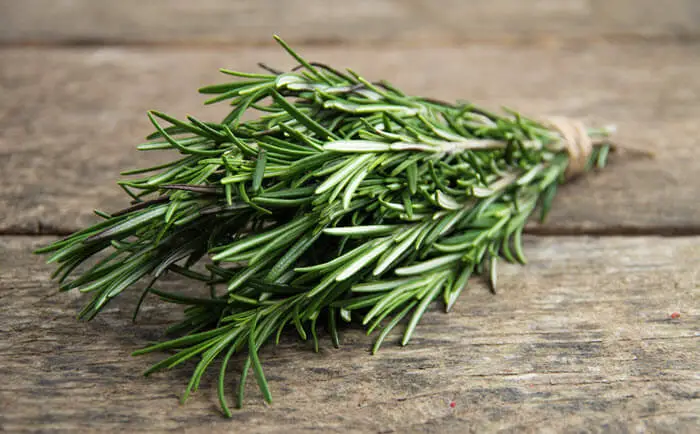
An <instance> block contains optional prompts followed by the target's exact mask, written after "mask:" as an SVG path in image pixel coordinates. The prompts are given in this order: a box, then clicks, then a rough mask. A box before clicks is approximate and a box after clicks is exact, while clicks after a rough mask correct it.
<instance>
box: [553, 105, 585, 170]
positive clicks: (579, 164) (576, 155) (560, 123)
mask: <svg viewBox="0 0 700 434" xmlns="http://www.w3.org/2000/svg"><path fill="white" fill-rule="evenodd" d="M546 124H547V125H548V126H549V127H551V128H553V129H554V130H556V131H557V132H558V133H559V134H560V135H561V138H562V144H563V145H564V149H566V152H567V153H568V154H569V165H568V166H567V168H566V173H565V175H566V177H567V178H569V179H570V178H574V177H576V176H578V175H580V174H582V173H584V172H585V171H586V165H587V164H588V160H589V159H590V157H591V154H592V153H593V140H592V139H591V138H590V136H589V135H588V131H587V130H586V126H585V125H584V124H583V122H581V121H578V120H575V119H570V118H565V117H558V116H556V117H549V118H547V120H546Z"/></svg>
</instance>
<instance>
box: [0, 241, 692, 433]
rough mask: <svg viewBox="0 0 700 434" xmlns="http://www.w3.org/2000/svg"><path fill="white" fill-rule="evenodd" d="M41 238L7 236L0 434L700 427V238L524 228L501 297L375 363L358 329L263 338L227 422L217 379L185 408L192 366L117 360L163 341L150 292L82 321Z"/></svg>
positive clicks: (486, 296)
mask: <svg viewBox="0 0 700 434" xmlns="http://www.w3.org/2000/svg"><path fill="white" fill-rule="evenodd" d="M48 241H49V239H48V238H45V237H0V333H1V334H2V336H3V339H1V340H0V378H3V380H4V381H3V382H2V385H0V431H2V430H6V431H7V432H20V431H21V432H67V433H68V432H71V433H72V432H86V431H90V432H94V431H116V430H120V431H122V432H142V431H155V432H163V431H166V430H175V431H177V432H193V433H199V432H202V433H204V432H206V433H217V432H230V431H231V430H235V431H236V432H251V433H252V432H281V430H282V429H283V430H284V432H290V433H295V432H307V431H312V430H315V431H321V432H344V433H345V432H401V433H411V432H423V433H425V432H427V433H464V432H494V431H496V430H498V429H503V430H506V432H535V431H537V432H542V431H543V430H544V431H545V432H548V431H547V430H549V432H583V431H585V432H655V433H691V432H697V427H698V424H699V423H700V419H699V418H698V415H699V414H700V400H699V398H700V395H698V390H700V380H699V379H698V377H697V373H698V371H699V370H700V345H699V344H700V337H699V335H698V325H699V324H700V310H698V307H699V306H700V305H699V304H698V302H699V301H700V298H699V296H700V288H699V285H700V274H699V272H698V269H697V264H698V262H699V261H700V238H698V237H678V238H658V237H632V238H629V237H627V238H625V237H622V238H620V237H606V238H592V237H537V238H533V237H528V238H527V239H526V252H527V253H528V255H529V259H530V264H529V265H528V266H526V267H521V266H514V265H513V266H511V265H503V266H501V267H499V272H500V276H499V282H500V288H501V291H500V293H499V294H497V295H495V296H494V295H491V294H490V293H489V292H488V290H487V289H486V287H485V285H483V284H482V283H481V282H480V281H478V280H473V281H472V282H471V286H472V288H471V290H470V291H469V292H465V293H464V294H463V295H462V298H461V300H460V302H459V303H458V304H457V305H456V307H455V310H454V311H453V312H451V313H450V314H444V313H442V312H441V311H439V310H438V309H437V307H436V308H435V309H433V310H431V311H430V312H429V313H427V314H426V316H425V317H424V319H423V322H422V324H421V325H420V326H419V327H418V329H417V331H416V333H415V335H414V341H412V343H411V344H410V345H409V346H407V347H403V348H402V347H399V346H397V345H396V340H397V338H398V334H397V333H394V334H392V335H391V336H390V338H389V339H388V340H387V343H386V344H385V346H384V348H383V349H382V351H381V352H380V353H379V354H377V355H376V356H370V355H369V354H368V348H369V346H370V344H371V340H370V338H368V337H365V336H364V334H363V333H362V331H361V330H359V329H346V330H345V331H344V332H342V338H343V345H342V347H341V348H340V349H337V350H336V349H333V348H332V347H331V345H330V343H329V342H328V336H327V335H326V334H325V333H323V334H322V342H323V344H322V350H321V352H320V354H314V353H313V352H312V351H311V349H310V345H309V343H307V342H299V341H297V339H296V338H295V337H294V335H293V334H291V333H290V334H288V335H285V337H284V338H283V340H282V344H281V345H280V346H279V347H269V346H268V347H264V348H263V349H262V351H261V357H262V359H263V363H264V366H265V367H266V373H267V376H268V379H269V381H270V385H271V389H272V392H273V394H274V398H275V402H274V403H273V404H272V405H271V406H269V407H268V406H265V405H263V403H262V400H261V396H260V393H259V392H258V391H257V389H256V387H255V385H254V381H252V380H251V384H249V386H250V387H249V388H248V390H247V396H248V400H247V403H246V406H245V407H244V408H243V409H242V410H238V411H235V412H234V419H233V420H232V421H228V420H225V419H223V418H221V416H220V415H219V413H218V412H217V400H216V394H215V391H214V390H213V389H214V376H213V375H208V376H206V377H205V380H204V382H203V384H202V388H201V389H200V392H198V393H197V394H195V395H194V396H193V398H191V400H190V401H189V402H188V403H187V404H186V405H185V406H184V407H182V406H179V405H178V404H177V397H178V395H179V394H180V393H181V392H182V390H183V389H184V386H185V383H186V381H187V377H188V373H189V368H190V367H191V366H188V367H187V368H182V369H177V370H175V371H172V372H169V373H164V374H158V375H154V376H153V377H150V378H147V379H144V378H142V377H141V376H140V375H139V372H141V371H143V370H144V369H145V368H146V367H147V366H148V364H149V363H153V362H155V361H156V360H157V359H158V355H149V356H143V357H140V358H132V357H129V356H128V355H129V353H130V352H131V351H132V350H134V349H135V348H138V347H140V346H142V345H145V344H146V343H147V342H150V341H152V340H157V339H159V332H160V330H161V329H162V325H163V323H166V322H168V321H170V320H173V319H174V318H176V317H178V316H179V314H178V313H175V312H174V309H171V308H168V309H166V307H165V306H163V305H161V304H158V303H156V302H154V301H153V300H148V301H147V303H146V306H145V308H144V311H143V313H144V315H143V317H142V319H141V322H140V323H139V324H137V325H131V324H130V317H131V309H132V307H133V305H134V302H135V300H136V298H137V295H138V294H137V291H131V292H128V293H126V294H123V296H121V297H120V298H118V299H117V300H116V301H115V302H114V303H113V304H112V305H110V306H109V307H108V309H107V310H106V311H105V312H104V313H103V314H102V315H101V316H99V317H98V318H97V319H96V320H95V321H93V322H91V323H87V324H86V323H77V322H76V321H75V314H76V312H77V310H78V308H79V306H80V304H81V303H82V302H84V301H86V300H85V299H84V298H81V297H79V296H77V295H76V294H72V293H63V294H57V293H55V286H54V284H53V283H51V282H49V281H48V275H49V273H50V271H51V267H49V266H46V265H43V264H42V262H41V260H40V259H39V258H36V257H32V256H31V255H30V253H29V251H30V250H31V249H33V248H35V247H37V246H38V245H40V244H44V243H46V242H48ZM166 286H168V287H171V288H172V287H177V288H178V289H182V288H179V287H181V286H182V284H181V283H179V282H178V281H176V280H175V281H171V282H170V283H168V284H166ZM190 290H194V289H193V288H190ZM672 312H680V314H681V316H680V318H677V319H671V318H670V317H669V315H670V314H671V313H672ZM230 366H231V372H230V386H229V391H230V393H229V400H232V399H233V397H232V395H233V388H234V386H235V382H236V379H237V375H238V372H237V369H239V368H238V366H239V364H238V363H232V364H231V365H230ZM450 401H454V402H455V407H454V408H451V407H450V405H449V403H450Z"/></svg>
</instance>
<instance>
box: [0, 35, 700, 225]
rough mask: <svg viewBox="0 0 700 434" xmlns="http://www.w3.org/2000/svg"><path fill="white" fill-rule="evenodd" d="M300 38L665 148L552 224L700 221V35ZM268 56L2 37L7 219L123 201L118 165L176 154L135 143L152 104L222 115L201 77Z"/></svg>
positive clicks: (576, 193)
mask: <svg viewBox="0 0 700 434" xmlns="http://www.w3.org/2000/svg"><path fill="white" fill-rule="evenodd" d="M301 51H302V52H303V53H304V54H306V55H307V57H309V58H311V59H317V60H322V61H326V62H328V63H331V64H335V65H337V66H340V67H345V66H352V67H353V68H354V69H356V70H358V71H360V72H362V73H364V74H365V75H366V76H367V77H369V78H376V79H378V78H387V79H389V80H390V81H392V82H394V83H395V84H396V85H399V86H401V87H403V88H404V89H405V90H406V91H408V92H411V93H416V94H423V95H429V96H433V97H436V98H443V99H448V100H455V99H459V98H463V99H469V100H471V101H473V102H475V103H479V104H483V105H486V106H488V107H492V108H497V107H499V106H500V105H506V106H509V107H513V108H517V109H519V110H521V111H523V112H525V113H526V114H531V115H548V114H550V115H551V114H558V115H568V116H573V117H580V118H584V119H588V120H590V121H591V122H592V123H594V124H607V123H613V124H616V125H617V127H618V129H619V134H618V136H617V137H618V140H619V141H620V143H621V144H623V145H628V146H632V147H635V148H639V149H645V150H649V151H653V152H655V153H656V157H655V158H654V159H645V158H640V157H639V156H635V155H634V154H629V153H627V154H625V153H623V154H621V155H619V156H617V157H614V158H613V164H612V166H611V167H610V168H609V169H607V170H605V171H604V172H602V173H596V174H591V175H590V176H588V177H587V178H585V179H581V180H578V181H575V182H574V183H572V184H571V185H568V186H566V187H565V188H563V189H561V190H560V192H559V196H558V198H557V199H556V202H555V206H554V209H553V212H552V214H551V216H550V220H549V222H548V223H547V224H546V225H545V226H544V228H541V229H538V230H540V231H545V232H547V231H550V232H557V233H582V232H588V233H599V232H615V231H619V232H620V233H670V232H680V233H686V234H688V233H698V231H700V212H699V209H700V208H699V207H698V198H699V197H700V196H699V193H698V192H699V191H700V177H699V176H697V172H698V170H700V162H699V160H698V159H697V149H698V145H699V144H700V139H699V138H700V123H699V122H698V121H697V120H698V119H700V81H699V80H697V77H698V76H699V75H700V49H699V46H697V45H686V46H677V45H665V46H660V45H625V46H619V45H618V46H607V45H597V46H587V47H578V48H576V47H570V48H567V49H545V48H513V47H484V46H468V47H461V48H434V49H388V50H386V51H383V52H382V53H381V55H379V56H378V55H377V53H376V51H375V50H372V49H363V48H346V49H343V50H335V49H320V48H304V47H301ZM258 61H265V62H267V63H269V64H271V65H277V66H280V67H289V66H291V62H290V61H289V60H288V59H287V58H286V57H285V56H284V54H283V53H282V52H281V50H278V49H269V48H260V49H240V50H224V49H209V50H199V49H198V50H167V49H120V48H103V49H51V50H45V49H26V50H25V49H23V50H20V49H4V50H0V92H1V93H2V95H3V97H2V98H0V157H1V158H0V210H2V212H0V232H2V233H56V232H67V231H72V230H75V229H77V228H79V227H82V226H84V225H86V224H88V223H89V222H92V221H94V216H92V215H91V210H92V209H93V208H99V209H104V210H108V211H114V210H116V209H120V208H122V207H124V206H125V205H126V204H127V200H126V199H127V198H126V197H125V195H124V194H123V193H122V192H121V191H120V190H119V189H118V188H117V187H116V186H115V184H114V181H115V180H116V178H117V177H118V172H119V171H120V170H125V169H129V168H134V167H143V166H145V165H147V164H149V163H155V162H157V161H164V160H167V159H169V158H170V154H158V153H143V152H137V151H135V149H134V147H135V145H136V144H137V143H139V141H140V140H141V138H142V137H144V136H145V135H146V134H147V133H148V132H150V131H151V128H152V127H150V126H149V124H148V121H147V119H146V117H145V116H144V112H145V111H146V110H147V109H152V108H158V109H161V110H165V111H167V112H169V113H170V114H173V115H176V116H183V115H185V114H187V113H191V114H195V115H198V116H202V117H204V118H211V119H216V120H218V119H220V118H221V117H222V116H223V113H224V110H225V109H226V107H225V106H215V107H208V108H203V107H202V106H201V102H202V101H203V99H204V98H202V97H201V96H199V95H197V94H196V89H197V88H198V87H199V86H201V85H204V84H210V83H215V82H221V81H223V80H226V78H225V77H224V76H221V75H220V74H218V73H217V69H218V68H219V67H229V68H233V69H241V70H255V69H256V68H257V67H256V66H255V64H256V62H258Z"/></svg>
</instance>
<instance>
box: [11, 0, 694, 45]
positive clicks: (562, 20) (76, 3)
mask: <svg viewBox="0 0 700 434" xmlns="http://www.w3.org/2000/svg"><path fill="white" fill-rule="evenodd" d="M0 12H2V13H0V42H2V43H5V44H12V43H39V44H45V43H48V44H52V43H59V44H61V43H63V44H66V43H67V44H101V43H117V44H133V43H137V44H142V43H145V44H150V43H155V44H182V43H186V44H191V43H205V44H206V43H215V44H219V43H223V44H234V45H240V44H270V43H271V39H270V35H271V34H272V33H279V34H281V35H282V36H284V37H285V38H287V39H288V40H289V41H290V42H294V43H323V44H328V43H342V44H345V43H352V44H357V43H359V44H363V43H364V44H367V43H383V44H387V43H388V44H392V43H399V44H410V45H416V44H434V43H454V42H464V41H522V40H533V39H536V40H543V39H544V40H553V39H554V40H556V39H560V38H564V39H567V38H578V39H581V38H583V39H591V38H600V37H620V36H622V37H633V38H634V37H661V38H680V37H682V38H697V37H699V36H700V5H699V4H698V2H697V1H695V0H664V1H663V2H659V1H654V0H644V1H639V0H470V1H468V2H465V1H462V0H436V1H431V2H426V1H422V0H355V1H353V2H348V1H345V0H330V1H329V0H292V1H289V0H286V1H281V0H262V1H255V2H248V1H230V0H200V1H197V2H191V1H187V0H149V1H139V0H121V1H118V2H116V1H107V0H101V1H100V0H71V1H65V0H64V1H56V0H22V1H16V0H0Z"/></svg>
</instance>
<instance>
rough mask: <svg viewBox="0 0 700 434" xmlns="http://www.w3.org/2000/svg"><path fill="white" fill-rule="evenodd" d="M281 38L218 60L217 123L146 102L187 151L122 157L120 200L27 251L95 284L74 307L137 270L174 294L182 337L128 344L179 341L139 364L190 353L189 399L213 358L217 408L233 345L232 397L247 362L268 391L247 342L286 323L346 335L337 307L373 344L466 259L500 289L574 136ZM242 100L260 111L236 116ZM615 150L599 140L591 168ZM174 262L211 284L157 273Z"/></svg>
mask: <svg viewBox="0 0 700 434" xmlns="http://www.w3.org/2000/svg"><path fill="white" fill-rule="evenodd" d="M278 41H279V42H280V44H281V45H282V47H283V48H284V49H285V50H287V51H288V53H289V54H290V55H291V56H292V57H294V58H295V59H296V60H297V61H299V63H300V66H299V67H298V68H295V69H294V70H293V71H291V72H280V71H277V70H274V69H272V68H269V67H266V66H264V65H262V66H263V68H264V69H265V70H266V72H268V73H264V74H253V73H242V72H235V71H229V70H222V72H223V73H224V74H227V75H231V76H234V77H235V80H234V81H231V82H225V83H221V84H216V85H213V86H207V87H204V88H201V89H200V92H201V93H203V94H208V95H212V97H211V99H209V100H208V101H207V102H206V103H215V102H222V101H228V102H229V103H230V104H231V105H232V107H233V109H232V110H231V112H230V113H229V114H228V115H227V116H226V117H225V119H224V120H223V121H222V122H220V123H216V122H208V121H203V120H199V119H196V118H193V117H188V118H187V120H178V119H176V118H173V117H171V116H169V115H166V114H164V113H160V112H157V111H151V112H149V114H148V116H149V119H150V120H151V122H152V123H153V126H154V128H155V130H156V131H155V132H154V133H153V134H151V135H150V136H149V137H148V139H149V142H147V143H144V144H142V145H139V147H138V148H139V149H140V150H143V151H152V150H172V151H176V152H178V153H179V154H181V156H180V157H179V158H178V159H176V160H174V161H172V162H171V163H168V164H164V165H160V166H155V167H150V168H144V169H138V170H132V171H129V172H124V173H123V175H129V176H132V177H131V178H129V179H127V180H122V181H119V185H120V186H121V187H122V188H123V189H124V190H125V191H126V192H127V193H128V194H129V196H130V197H131V198H132V199H133V204H132V206H131V207H130V208H127V209H125V210H122V211H120V212H117V213H114V214H107V213H103V212H99V213H98V215H100V216H101V217H102V218H103V219H104V220H103V221H102V222H100V223H98V224H96V225H93V226H91V227H89V228H87V229H84V230H82V231H79V232H76V233H74V234H72V235H70V236H69V237H67V238H65V239H63V240H60V241H57V242H55V243H53V244H51V245H49V246H46V247H44V248H42V249H39V250H38V251H37V252H38V253H44V254H50V255H51V256H50V257H49V259H48V262H55V263H57V264H59V267H58V269H57V270H56V273H55V275H54V276H55V277H57V278H58V282H59V284H60V289H61V290H72V289H77V290H79V291H81V292H86V293H92V294H93V298H92V301H91V302H90V303H88V304H87V305H86V306H85V308H84V309H83V310H82V312H81V313H80V317H81V318H86V319H91V318H93V317H94V316H95V315H97V314H98V313H99V312H100V310H101V309H103V308H104V306H105V305H106V304H107V303H108V302H109V301H110V300H111V299H112V298H114V297H116V296H117V295H119V294H120V293H121V292H122V291H124V290H126V289H127V288H129V287H131V286H132V285H133V284H134V283H136V282H137V281H139V280H142V279H147V281H148V285H147V287H146V289H145V290H144V292H143V295H142V297H141V300H140V301H139V305H138V306H137V308H136V311H138V307H139V306H140V304H141V302H142V301H143V299H144V298H145V296H146V295H148V294H154V295H156V296H158V297H160V298H161V299H163V300H165V301H167V302H170V303H174V304H180V305H184V306H185V314H186V317H185V319H184V320H183V321H182V322H180V323H178V324H175V325H173V326H172V327H170V329H169V330H168V331H169V332H170V333H177V334H179V335H180V337H177V338H174V339H172V340H169V341H166V342H162V343H157V344H154V345H152V346H150V347H147V348H145V349H142V350H139V351H136V352H135V353H134V354H145V353H149V352H153V351H163V350H171V351H174V353H173V354H172V355H170V356H169V357H167V358H165V359H163V360H162V361H161V362H159V363H157V364H156V365H154V366H153V367H151V368H150V369H149V370H148V371H147V372H146V373H147V374H149V373H152V372H155V371H158V370H162V369H170V368H173V367H175V366H177V365H179V364H181V363H183V362H185V361H187V360H190V359H197V360H198V363H197V365H196V368H195V370H194V372H193V375H192V378H191V381H190V383H189V385H188V387H187V389H186V392H185V393H184V395H183V397H182V399H183V401H184V400H186V399H187V397H188V396H189V394H190V393H191V392H193V391H195V390H197V387H198V385H199V382H200V379H201V377H202V375H203V373H204V372H205V371H206V370H207V369H208V368H209V367H210V365H211V364H212V363H213V362H214V361H215V360H216V359H220V360H221V367H220V373H219V383H218V391H219V399H220V402H221V406H222V408H223V410H224V412H225V413H226V414H227V415H230V411H229V409H228V406H227V404H226V399H225V393H224V392H225V383H224V375H225V373H226V367H227V365H228V362H229V360H230V358H231V357H232V355H233V354H234V353H247V355H248V357H247V359H246V362H245V363H244V366H243V370H242V373H241V379H240V381H239V386H238V395H237V396H238V405H239V406H240V405H241V402H242V399H243V390H244V385H245V382H246V379H247V374H248V370H249V368H250V367H252V368H253V372H254V376H255V379H256V381H257V383H258V385H259V386H260V389H261V390H262V392H263V396H264V398H265V399H266V400H267V401H268V402H270V401H271V399H272V398H271V394H270V391H269V388H268V384H267V381H266V380H265V375H264V373H263V370H262V367H261V362H260V359H259V357H258V354H257V352H258V349H259V348H260V347H261V346H262V345H263V344H264V343H266V342H268V341H270V340H271V339H274V340H275V341H276V342H278V341H279V339H280V334H281V332H282V330H283V329H285V327H293V328H295V329H296V330H297V332H298V334H299V336H300V337H301V338H302V339H309V338H310V339H312V340H313V342H314V347H315V348H316V349H318V346H319V343H318V337H317V336H318V333H317V328H318V324H319V321H322V322H325V323H327V327H328V329H329V331H330V334H331V337H332V339H333V342H334V344H335V345H338V318H341V319H343V320H344V321H351V320H357V321H359V322H361V323H362V324H363V325H365V326H366V327H367V332H368V334H369V333H371V332H373V331H374V330H376V329H377V328H381V329H382V331H381V332H380V333H379V336H378V338H377V339H376V341H375V345H374V347H373V349H372V351H373V352H376V351H378V350H379V347H380V346H381V344H382V342H383V341H384V339H385V338H386V336H387V335H388V334H389V332H390V331H391V330H392V329H393V328H394V327H396V326H397V325H398V324H399V322H400V320H401V319H403V318H405V317H407V318H409V319H408V323H407V325H406V327H405V330H404V335H403V339H402V341H401V344H402V345H406V344H407V343H408V342H409V340H410V338H411V336H412V335H413V333H414V331H415V328H416V326H417V324H418V323H419V322H420V319H421V317H422V316H423V314H424V312H425V311H426V309H427V308H428V307H429V306H430V304H431V303H432V302H433V301H435V300H442V302H443V303H444V305H445V309H446V310H447V311H449V310H450V308H451V307H452V306H453V305H454V303H455V302H456V300H457V298H458V297H459V294H460V293H461V292H462V291H463V289H464V288H465V287H466V285H467V281H468V279H469V277H470V276H471V275H473V274H483V273H486V274H488V277H489V282H490V284H491V288H492V290H494V291H495V290H496V267H497V262H498V260H500V259H505V260H507V261H511V262H515V261H517V262H522V263H525V256H524V254H523V250H522V243H521V235H522V231H523V227H524V225H525V223H526V221H527V220H528V218H529V217H530V215H531V214H532V213H533V211H534V210H535V209H536V207H537V206H538V205H539V206H540V208H541V217H542V218H544V216H545V215H546V214H547V212H548V211H549V209H550V207H551V205H552V199H553V197H554V195H555V193H556V189H557V185H558V184H559V183H561V182H562V181H564V177H565V172H566V170H567V167H568V166H569V164H570V156H569V154H568V153H567V151H566V146H565V145H566V143H565V141H566V137H564V136H563V135H562V134H560V132H558V131H557V130H554V129H551V128H549V127H548V126H547V125H545V124H543V123H541V122H538V121H536V120H534V119H529V118H526V117H523V116H521V115H520V114H518V113H516V112H512V111H507V112H506V113H505V114H495V113H491V112H489V111H486V110H484V109H481V108H479V107H476V106H474V105H471V104H467V103H461V104H449V103H445V102H441V101H436V100H432V99H428V98H422V97H416V96H409V95H406V94H404V93H402V92H401V91H400V90H398V89H396V88H395V87H394V86H392V85H390V84H389V83H387V82H378V83H374V82H370V81H368V80H366V79H364V78H363V77H361V76H360V75H358V74H357V73H355V72H354V71H351V70H348V71H347V72H340V71H338V70H336V69H334V68H332V67H329V66H326V65H323V64H320V63H310V62H307V61H306V60H304V59H303V58H302V57H301V56H299V55H298V54H297V53H296V52H294V51H293V50H292V49H291V48H289V46H287V45H286V44H285V43H284V42H283V41H281V40H279V39H278ZM248 111H254V112H256V113H258V116H257V117H256V118H255V119H253V120H247V121H244V120H242V119H243V118H242V116H243V114H244V113H246V112H248ZM588 135H589V136H590V137H593V138H598V139H604V137H605V136H606V131H604V130H590V131H589V132H588ZM608 150H609V146H608V145H607V144H604V142H601V143H599V144H597V145H596V146H595V147H594V148H593V151H592V153H591V155H589V156H587V158H588V161H589V162H590V164H589V165H588V168H590V167H591V166H593V165H596V166H598V167H602V166H603V165H604V164H605V160H606V157H607V154H608ZM134 175H139V176H140V177H133V176H134ZM98 254H100V255H98ZM93 258H95V260H94V261H93V263H92V265H91V266H90V267H89V268H82V269H81V270H82V271H81V272H80V273H79V274H78V275H77V276H73V274H74V272H75V270H77V269H78V267H80V266H81V265H82V264H84V263H85V262H86V261H88V260H91V259H93ZM167 272H172V273H176V274H180V275H182V276H184V277H185V278H188V279H192V280H195V281H201V283H202V285H203V286H204V287H208V288H209V291H208V293H207V294H206V295H204V296H191V295H185V294H175V293H169V292H166V291H163V290H159V289H156V285H157V282H158V279H159V278H160V277H161V276H163V275H164V274H166V273H167ZM135 315H136V312H135ZM383 324H384V325H383ZM382 325H383V326H382Z"/></svg>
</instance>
